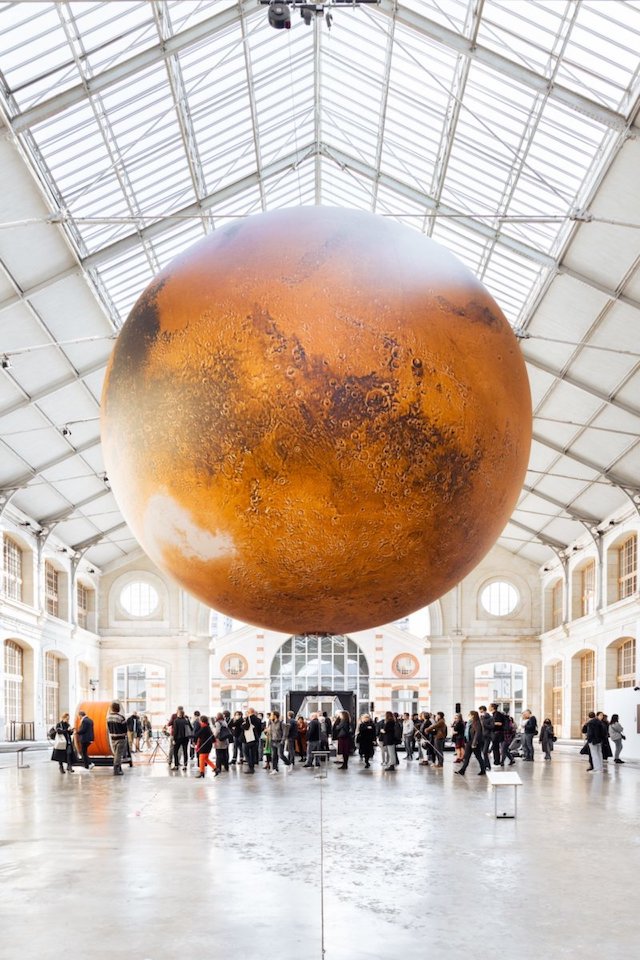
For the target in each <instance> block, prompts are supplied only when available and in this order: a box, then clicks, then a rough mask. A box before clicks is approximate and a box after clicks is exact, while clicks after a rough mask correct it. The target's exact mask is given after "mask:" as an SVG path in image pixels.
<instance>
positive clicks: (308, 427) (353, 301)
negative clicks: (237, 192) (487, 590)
mask: <svg viewBox="0 0 640 960" xmlns="http://www.w3.org/2000/svg"><path fill="white" fill-rule="evenodd" d="M102 438H103V448H104V456H105V465H106V469H107V473H108V475H109V479H110V481H111V484H112V487H113V490H114V493H115V495H116V498H117V500H118V503H119V505H120V507H121V509H122V512H123V514H124V516H125V518H126V520H127V522H128V523H129V525H130V527H131V529H132V530H133V532H134V533H135V535H136V537H137V538H138V539H139V541H140V543H141V544H142V546H143V547H144V549H145V550H146V551H147V553H148V554H149V556H150V557H151V558H152V559H153V560H154V561H155V563H157V564H158V566H159V567H161V568H162V569H164V570H165V571H167V572H168V573H170V574H171V575H172V576H173V577H174V578H175V579H176V580H177V581H178V582H179V583H180V584H181V585H182V586H183V587H184V588H185V589H186V590H188V591H189V592H191V593H192V594H194V595H195V596H197V597H199V598H200V599H201V600H202V601H204V602H205V603H207V604H209V605H210V606H212V607H214V608H215V609H216V610H219V611H221V612H223V613H225V614H228V615H230V616H233V617H235V618H236V619H239V620H243V621H246V622H248V623H253V624H258V625H260V626H263V627H268V628H271V629H274V630H279V631H284V632H288V633H306V632H327V633H344V632H346V631H353V630H362V629H365V628H367V627H371V626H377V625H379V624H382V623H387V622H389V621H391V620H395V619H397V618H399V617H402V616H405V615H406V614H408V613H410V612H411V611H413V610H416V609H418V608H420V607H423V606H425V605H426V604H428V603H430V602H431V601H432V600H435V599H436V598H437V597H440V596H441V595H442V594H444V593H446V591H447V590H449V589H451V587H453V586H454V585H455V584H456V583H457V582H458V581H459V580H461V579H462V578H463V577H464V576H465V575H466V574H467V573H468V572H469V571H470V570H472V569H473V567H474V566H475V565H476V564H477V563H478V561H479V560H480V559H481V557H482V556H483V555H484V554H485V553H486V552H487V550H488V549H489V548H490V547H491V546H492V544H493V543H494V542H495V540H496V538H497V537H498V536H499V534H500V532H501V531H502V529H503V528H504V526H505V524H506V522H507V521H508V519H509V516H510V514H511V512H512V510H513V508H514V506H515V503H516V499H517V496H518V493H519V491H520V488H521V485H522V480H523V477H524V473H525V469H526V466H527V461H528V455H529V445H530V442H531V397H530V393H529V385H528V381H527V375H526V371H525V366H524V362H523V360H522V356H521V354H520V350H519V347H518V343H517V341H516V338H515V336H514V334H513V332H512V330H511V328H510V326H509V324H508V323H507V321H506V320H505V318H504V316H503V314H502V313H501V311H500V309H499V308H498V307H497V305H496V303H495V301H494V300H493V299H492V298H491V296H490V295H489V294H488V293H487V291H486V290H485V289H484V287H483V286H482V284H480V283H479V282H478V281H477V280H476V279H475V278H474V277H473V275H472V274H471V273H470V272H469V270H467V268H466V267H464V266H463V265H462V264H461V263H460V262H459V261H458V260H457V259H456V257H454V256H453V255H452V254H451V253H449V252H448V251H447V250H446V249H444V248H443V247H441V246H439V245H438V244H436V243H434V242H433V241H431V240H429V239H427V238H426V237H424V236H421V235H420V234H418V233H416V232H415V231H413V230H411V229H409V228H408V227H404V226H402V225H400V224H398V223H395V222H393V221H391V220H386V219H382V218H380V217H376V216H374V215H373V214H369V213H360V212H356V211H352V210H342V209H336V208H327V207H307V208H298V209H289V210H282V211H278V212H274V213H267V214H261V215H259V216H255V217H251V218H248V219H246V220H243V221H239V222H237V223H235V224H233V225H231V226H226V227H223V228H222V229H219V230H216V231H215V232H214V233H213V234H211V236H209V237H207V238H206V239H204V240H202V241H201V242H200V243H198V244H196V245H195V246H194V247H192V248H191V249H190V250H188V251H187V252H186V253H185V254H184V255H182V256H180V257H178V258H177V259H176V260H174V261H173V262H172V263H171V264H169V266H168V267H167V268H166V269H165V270H163V272H162V273H161V274H160V275H159V276H158V277H157V278H156V279H155V280H154V281H153V282H152V283H151V284H150V285H149V287H148V288H147V289H146V290H145V292H144V293H143V294H142V296H141V297H140V299H139V300H138V302H137V303H136V305H135V307H134V308H133V310H132V312H131V315H130V316H129V318H128V320H127V322H126V323H125V325H124V327H123V329H122V332H121V334H120V336H119V338H118V341H117V343H116V346H115V349H114V351H113V355H112V358H111V362H110V365H109V368H108V370H107V376H106V381H105V386H104V394H103V424H102Z"/></svg>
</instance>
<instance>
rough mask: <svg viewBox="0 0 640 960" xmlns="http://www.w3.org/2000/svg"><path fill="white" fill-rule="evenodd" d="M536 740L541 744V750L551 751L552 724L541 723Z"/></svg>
mask: <svg viewBox="0 0 640 960" xmlns="http://www.w3.org/2000/svg"><path fill="white" fill-rule="evenodd" d="M538 740H539V741H540V743H541V744H542V749H543V750H553V724H552V723H543V724H542V726H541V727H540V736H539V737H538Z"/></svg>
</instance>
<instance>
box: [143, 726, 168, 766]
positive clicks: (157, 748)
mask: <svg viewBox="0 0 640 960" xmlns="http://www.w3.org/2000/svg"><path fill="white" fill-rule="evenodd" d="M163 739H164V738H163ZM158 753H161V754H162V756H163V757H164V758H165V760H166V761H167V762H169V754H168V753H167V751H166V750H165V748H164V745H163V744H162V743H161V741H160V734H159V733H156V736H155V739H154V741H153V750H152V751H151V753H150V754H149V759H148V760H147V763H153V761H154V760H155V759H156V757H157V756H158Z"/></svg>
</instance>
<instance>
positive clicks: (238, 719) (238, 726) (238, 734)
mask: <svg viewBox="0 0 640 960" xmlns="http://www.w3.org/2000/svg"><path fill="white" fill-rule="evenodd" d="M229 730H231V734H232V736H233V760H231V761H230V762H231V764H232V765H233V764H234V763H244V733H243V730H242V713H241V712H240V710H236V712H235V713H234V715H233V718H232V719H231V720H229Z"/></svg>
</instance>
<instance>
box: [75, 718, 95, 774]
mask: <svg viewBox="0 0 640 960" xmlns="http://www.w3.org/2000/svg"><path fill="white" fill-rule="evenodd" d="M78 716H79V717H80V726H79V727H78V729H77V731H76V736H77V738H78V743H79V744H80V753H81V754H82V762H83V763H84V766H85V769H86V770H90V769H91V767H93V766H95V764H93V763H91V761H90V760H89V747H90V746H91V744H92V743H93V741H94V739H95V737H94V733H93V720H92V719H91V717H88V716H87V715H86V713H85V712H84V710H80V711H79V713H78Z"/></svg>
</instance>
